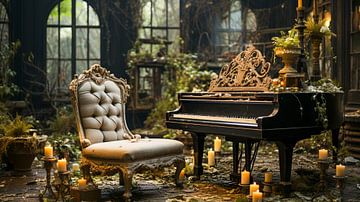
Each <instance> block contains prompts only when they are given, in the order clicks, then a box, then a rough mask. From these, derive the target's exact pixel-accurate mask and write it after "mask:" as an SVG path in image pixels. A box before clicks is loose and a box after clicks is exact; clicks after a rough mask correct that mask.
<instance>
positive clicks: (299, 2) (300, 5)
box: [298, 0, 302, 8]
mask: <svg viewBox="0 0 360 202" xmlns="http://www.w3.org/2000/svg"><path fill="white" fill-rule="evenodd" d="M298 8H302V0H298Z"/></svg>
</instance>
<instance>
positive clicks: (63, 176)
mask: <svg viewBox="0 0 360 202" xmlns="http://www.w3.org/2000/svg"><path fill="white" fill-rule="evenodd" d="M70 174H71V172H70V171H65V172H59V171H58V175H59V179H60V181H59V184H58V186H57V187H58V189H57V190H58V194H57V197H56V201H58V200H62V201H68V200H67V196H70V187H71V178H70Z"/></svg>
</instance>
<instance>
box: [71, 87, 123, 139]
mask: <svg viewBox="0 0 360 202" xmlns="http://www.w3.org/2000/svg"><path fill="white" fill-rule="evenodd" d="M78 98H79V100H78V101H79V113H80V119H81V122H82V127H83V129H84V133H85V138H86V139H89V140H90V142H91V143H92V144H93V143H99V142H108V141H114V140H122V139H125V138H124V130H123V129H124V128H125V124H124V123H123V121H122V120H123V119H122V118H121V116H123V115H124V106H123V104H122V101H121V91H120V88H119V87H118V86H117V85H116V84H115V83H114V82H113V81H109V80H107V81H105V82H104V83H101V84H100V85H98V84H96V83H95V82H94V81H92V80H88V81H84V82H83V83H81V84H80V86H79V88H78Z"/></svg>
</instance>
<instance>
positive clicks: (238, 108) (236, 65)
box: [166, 46, 344, 193]
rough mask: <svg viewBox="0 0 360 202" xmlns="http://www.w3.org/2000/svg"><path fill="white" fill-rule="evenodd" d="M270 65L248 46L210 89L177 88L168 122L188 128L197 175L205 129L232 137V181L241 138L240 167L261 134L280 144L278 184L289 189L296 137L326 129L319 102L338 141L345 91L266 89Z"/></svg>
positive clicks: (249, 161) (236, 176) (249, 163)
mask: <svg viewBox="0 0 360 202" xmlns="http://www.w3.org/2000/svg"><path fill="white" fill-rule="evenodd" d="M269 69H270V64H269V63H267V62H265V60H264V58H263V56H262V55H261V53H260V51H258V50H256V49H255V48H254V47H252V46H250V47H249V48H247V49H246V50H245V51H243V52H242V53H240V54H239V55H238V56H237V57H236V58H235V59H234V60H233V61H232V62H231V63H229V64H227V65H225V66H224V67H223V68H222V70H221V72H220V74H219V76H218V78H217V79H214V80H213V81H212V82H211V85H210V89H209V91H208V92H199V93H179V94H178V99H179V108H178V109H176V110H174V111H170V112H168V113H167V114H166V125H167V127H168V128H172V129H181V130H185V131H189V132H191V134H192V138H193V144H194V155H195V166H194V174H195V175H196V176H197V177H200V175H201V174H202V172H203V167H202V156H203V150H204V138H205V136H206V135H207V134H217V135H223V136H225V138H226V140H229V141H232V142H233V171H232V174H231V179H232V180H236V181H238V180H239V143H245V144H244V145H245V152H244V153H245V165H244V167H243V168H241V169H242V170H243V169H246V170H251V169H252V168H251V167H252V164H253V160H254V159H253V157H254V154H253V155H252V148H253V147H254V146H256V145H258V142H259V141H261V140H266V141H274V142H275V143H276V145H277V146H278V150H279V159H280V161H279V162H280V178H281V179H280V180H281V182H280V184H281V185H282V188H283V191H284V192H285V193H289V192H290V190H291V182H290V178H291V164H292V154H293V148H294V146H295V144H296V142H297V141H299V140H302V139H305V138H309V137H310V136H311V135H317V134H320V133H321V131H322V130H324V126H323V123H320V122H319V120H323V121H324V120H325V119H324V117H323V118H319V116H321V115H324V114H321V113H319V112H318V111H317V110H316V108H317V107H316V106H317V105H322V104H323V105H325V106H326V112H325V113H326V115H327V119H328V121H327V125H328V128H327V129H329V130H332V141H333V144H334V146H336V147H338V145H339V143H338V135H339V128H340V126H341V124H342V122H343V114H344V113H343V112H344V108H343V106H344V105H343V93H342V92H335V93H320V92H301V91H297V92H287V91H283V92H272V91H269V90H268V86H269V82H270V81H271V79H270V78H269V77H268V76H267V73H268V71H269ZM255 71H256V72H255ZM252 76H254V77H252ZM323 113H324V112H323ZM325 117H326V116H325ZM241 153H242V152H241Z"/></svg>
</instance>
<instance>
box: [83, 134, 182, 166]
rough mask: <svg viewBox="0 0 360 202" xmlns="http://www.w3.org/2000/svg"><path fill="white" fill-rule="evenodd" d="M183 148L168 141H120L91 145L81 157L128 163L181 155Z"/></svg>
mask: <svg viewBox="0 0 360 202" xmlns="http://www.w3.org/2000/svg"><path fill="white" fill-rule="evenodd" d="M183 146H184V145H183V143H181V142H179V141H174V140H169V139H158V138H151V139H141V140H140V141H137V142H131V141H130V140H122V141H112V142H103V143H97V144H92V145H90V146H88V147H86V148H85V149H83V151H82V155H83V156H84V157H86V158H88V159H93V160H99V159H101V161H103V162H106V161H109V162H117V163H129V162H136V161H141V160H149V159H154V158H158V157H163V156H166V155H177V154H182V153H183Z"/></svg>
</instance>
